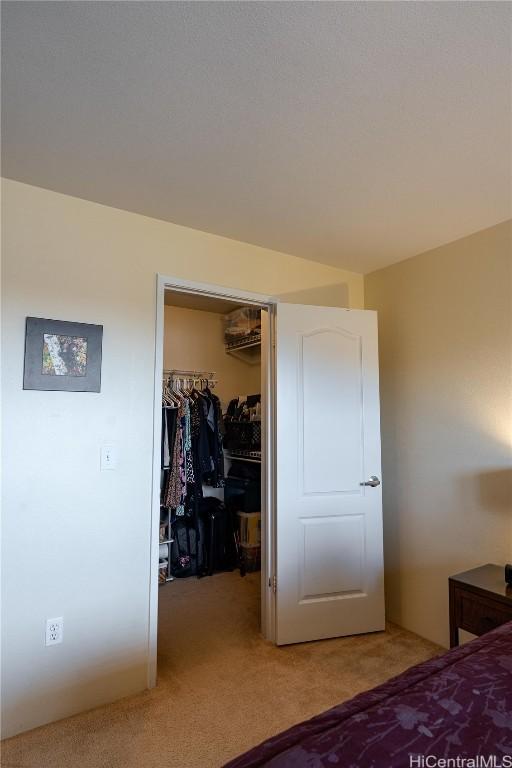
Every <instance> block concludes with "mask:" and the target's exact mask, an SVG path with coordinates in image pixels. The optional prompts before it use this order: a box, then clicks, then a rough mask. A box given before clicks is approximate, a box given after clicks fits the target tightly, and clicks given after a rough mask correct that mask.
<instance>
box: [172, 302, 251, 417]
mask: <svg viewBox="0 0 512 768" xmlns="http://www.w3.org/2000/svg"><path fill="white" fill-rule="evenodd" d="M164 323H165V325H164V368H181V369H182V370H186V371H215V373H216V374H217V379H218V383H217V385H216V387H215V391H216V393H217V395H218V396H219V397H220V399H221V401H222V406H223V408H226V406H227V405H228V403H229V401H230V400H231V398H233V397H236V396H237V395H239V394H246V395H250V394H255V393H257V392H261V365H249V364H248V363H245V362H243V361H242V360H239V359H237V358H236V357H233V356H232V355H228V354H226V350H225V348H224V326H223V320H222V315H220V314H218V313H216V312H205V311H203V310H196V309H185V308H183V307H172V306H166V307H165V318H164ZM257 359H261V358H257Z"/></svg>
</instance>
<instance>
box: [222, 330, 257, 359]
mask: <svg viewBox="0 0 512 768" xmlns="http://www.w3.org/2000/svg"><path fill="white" fill-rule="evenodd" d="M225 350H226V354H228V355H232V357H237V358H238V359H239V360H242V361H243V362H244V363H248V364H249V365H259V364H260V351H261V334H260V333H259V334H257V335H253V336H249V337H246V338H243V339H240V340H239V341H232V342H230V343H229V344H226V345H225Z"/></svg>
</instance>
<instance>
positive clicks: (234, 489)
mask: <svg viewBox="0 0 512 768" xmlns="http://www.w3.org/2000/svg"><path fill="white" fill-rule="evenodd" d="M162 288H163V297H162V296H160V298H161V299H162V298H163V301H162V304H163V307H162V310H163V311H162V313H161V317H160V318H159V320H160V323H159V325H160V326H161V349H162V354H161V358H160V360H159V361H158V362H157V367H158V368H160V365H161V368H160V373H161V375H160V377H159V384H160V387H161V388H160V392H159V395H158V398H159V399H158V400H157V392H156V387H155V403H157V402H159V403H161V430H160V434H159V435H158V437H159V440H158V450H157V451H155V453H156V457H157V458H158V464H159V466H158V474H159V483H158V490H159V500H158V501H159V519H158V554H157V558H158V588H157V589H158V592H157V596H156V597H157V600H158V602H159V609H160V610H159V614H160V618H159V621H160V645H159V653H160V654H161V655H162V656H163V657H165V654H166V649H169V653H172V651H173V650H176V655H177V653H178V648H179V647H180V645H179V642H176V633H179V632H181V631H183V632H186V631H187V626H186V625H187V624H188V627H189V632H191V633H192V634H193V633H194V632H195V633H196V635H199V638H198V640H200V635H201V632H202V631H204V633H208V632H209V631H211V632H215V631H216V630H215V626H208V625H209V624H210V625H215V621H221V622H222V624H223V625H226V623H229V622H231V623H232V625H233V629H234V630H235V631H236V630H237V628H238V630H239V629H240V621H242V623H243V622H244V621H245V624H246V630H244V631H247V633H248V634H249V633H253V632H255V631H256V632H257V633H258V634H261V635H263V637H265V639H268V640H274V636H273V633H274V608H273V595H274V592H273V589H272V586H273V584H272V575H271V574H272V572H273V570H272V565H273V550H272V544H273V541H272V538H273V537H272V520H271V508H272V502H273V473H272V468H271V464H270V458H271V455H272V449H271V437H272V435H273V431H274V429H273V411H272V397H273V391H272V382H273V368H274V361H273V355H272V350H273V344H272V333H273V306H272V304H271V303H270V302H269V301H268V299H267V297H260V296H254V295H253V294H249V295H248V294H245V295H242V296H236V297H235V296H230V295H226V294H219V293H214V292H211V291H209V290H204V288H202V287H195V288H191V287H189V286H186V285H182V284H175V283H174V284H168V283H166V284H165V285H163V286H162V285H160V284H159V293H161V291H162ZM222 290H223V289H222ZM159 346H160V344H159V340H158V341H157V353H158V347H159ZM155 410H156V409H155ZM157 431H158V430H155V433H156V432H157ZM155 437H156V434H155ZM155 463H156V462H155ZM156 469H157V468H156V467H155V472H156ZM153 528H154V527H153ZM237 604H238V605H239V615H237ZM212 611H214V613H213V616H214V619H215V620H212V613H211V612H212ZM201 621H202V622H203V625H202V626H201ZM171 633H173V635H174V637H173V641H172V643H173V644H172V645H170V644H169V643H168V642H167V641H168V638H167V634H171ZM162 638H163V639H162ZM155 661H156V659H155ZM155 671H156V670H155V668H153V674H154V672H155ZM152 682H154V679H153V680H150V684H151V683H152Z"/></svg>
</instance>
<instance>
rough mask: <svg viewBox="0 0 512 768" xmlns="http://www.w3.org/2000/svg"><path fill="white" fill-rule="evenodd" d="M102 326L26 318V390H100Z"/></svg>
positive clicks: (24, 382) (24, 386)
mask: <svg viewBox="0 0 512 768" xmlns="http://www.w3.org/2000/svg"><path fill="white" fill-rule="evenodd" d="M102 343H103V326H102V325H92V324H90V323H74V322H69V321H67V320H50V319H47V318H42V317H27V319H26V325H25V365H24V371H23V389H39V390H54V391H55V390H56V391H62V392H100V391H101V358H102Z"/></svg>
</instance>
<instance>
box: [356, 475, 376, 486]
mask: <svg viewBox="0 0 512 768" xmlns="http://www.w3.org/2000/svg"><path fill="white" fill-rule="evenodd" d="M359 485H369V486H370V487H371V488H377V486H378V485H380V480H379V478H378V477H377V475H372V476H371V477H370V479H369V480H367V481H366V482H365V483H359Z"/></svg>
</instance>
